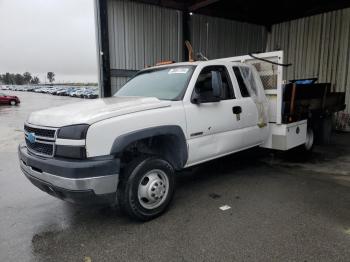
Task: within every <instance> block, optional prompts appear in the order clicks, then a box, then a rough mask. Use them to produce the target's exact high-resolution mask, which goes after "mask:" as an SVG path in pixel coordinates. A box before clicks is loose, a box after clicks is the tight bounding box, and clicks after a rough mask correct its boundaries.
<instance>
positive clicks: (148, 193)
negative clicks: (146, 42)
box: [138, 169, 169, 209]
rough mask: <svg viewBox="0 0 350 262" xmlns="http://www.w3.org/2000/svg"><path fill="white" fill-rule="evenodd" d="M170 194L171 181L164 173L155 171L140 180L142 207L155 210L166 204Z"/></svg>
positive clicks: (139, 195)
mask: <svg viewBox="0 0 350 262" xmlns="http://www.w3.org/2000/svg"><path fill="white" fill-rule="evenodd" d="M168 192H169V179H168V177H167V175H166V174H165V172H164V171H162V170H159V169H154V170H151V171H149V172H148V173H146V174H145V175H144V176H143V177H142V178H141V180H140V183H139V187H138V199H139V202H140V204H141V206H142V207H144V208H146V209H154V208H157V207H159V206H160V205H161V204H163V203H164V201H165V199H166V197H167V195H168Z"/></svg>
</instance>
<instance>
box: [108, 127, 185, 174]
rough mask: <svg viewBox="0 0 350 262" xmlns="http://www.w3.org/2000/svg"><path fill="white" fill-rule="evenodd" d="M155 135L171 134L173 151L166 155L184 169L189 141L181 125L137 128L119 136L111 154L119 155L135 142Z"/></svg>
mask: <svg viewBox="0 0 350 262" xmlns="http://www.w3.org/2000/svg"><path fill="white" fill-rule="evenodd" d="M155 136H170V138H171V140H170V141H169V142H170V143H172V144H171V152H168V153H169V154H170V155H166V156H165V157H166V158H167V159H166V160H168V161H169V162H170V163H171V164H172V165H173V166H174V168H175V169H177V170H179V169H182V168H183V167H184V166H185V164H186V162H187V159H188V149H187V142H186V137H185V135H184V132H183V131H182V128H181V127H180V126H176V125H166V126H157V127H149V128H145V129H140V130H136V131H133V132H130V133H127V134H123V135H121V136H119V137H117V138H116V139H115V140H114V142H113V145H112V148H111V155H118V154H121V153H122V152H123V150H124V149H125V148H126V147H127V146H128V145H130V144H131V143H133V142H136V141H138V140H142V139H146V138H151V137H155Z"/></svg>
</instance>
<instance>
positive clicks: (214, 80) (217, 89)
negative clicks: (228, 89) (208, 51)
mask: <svg viewBox="0 0 350 262" xmlns="http://www.w3.org/2000/svg"><path fill="white" fill-rule="evenodd" d="M211 86H212V88H213V96H214V97H215V98H220V96H221V90H222V79H221V74H220V72H218V71H211Z"/></svg>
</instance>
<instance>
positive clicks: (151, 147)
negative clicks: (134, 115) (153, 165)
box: [119, 135, 187, 169]
mask: <svg viewBox="0 0 350 262" xmlns="http://www.w3.org/2000/svg"><path fill="white" fill-rule="evenodd" d="M180 143H181V142H180V141H179V138H178V137H177V136H176V135H157V136H152V137H147V138H144V139H140V140H136V141H133V142H131V143H130V144H128V145H127V146H126V147H125V148H124V150H123V151H122V152H121V153H119V157H120V159H121V163H122V165H127V164H128V163H130V162H131V161H132V160H133V159H135V158H137V157H140V156H143V155H155V156H160V157H161V158H163V159H164V160H166V161H168V162H169V163H170V164H171V165H172V166H173V167H174V168H175V169H181V168H182V167H183V166H184V165H185V162H186V161H187V151H186V159H184V152H182V151H183V149H181V146H180Z"/></svg>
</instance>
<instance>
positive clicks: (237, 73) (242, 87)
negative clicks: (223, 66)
mask: <svg viewBox="0 0 350 262" xmlns="http://www.w3.org/2000/svg"><path fill="white" fill-rule="evenodd" d="M233 72H234V73H235V76H236V79H237V82H238V86H239V90H240V91H241V95H242V97H250V95H249V92H248V88H247V86H246V85H245V83H244V80H243V77H242V74H241V71H240V70H239V68H238V67H237V66H234V67H233Z"/></svg>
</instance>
